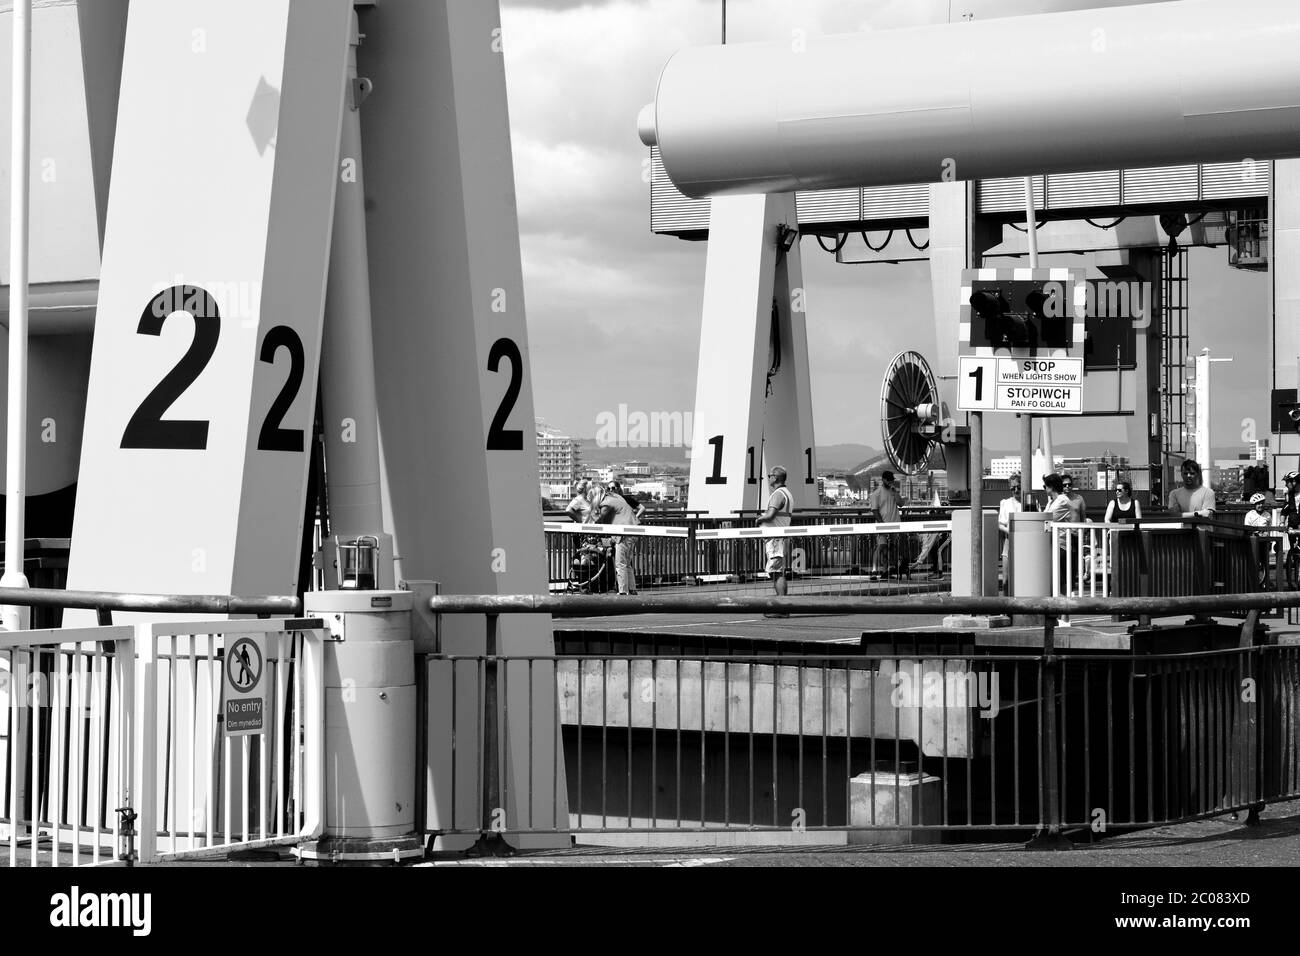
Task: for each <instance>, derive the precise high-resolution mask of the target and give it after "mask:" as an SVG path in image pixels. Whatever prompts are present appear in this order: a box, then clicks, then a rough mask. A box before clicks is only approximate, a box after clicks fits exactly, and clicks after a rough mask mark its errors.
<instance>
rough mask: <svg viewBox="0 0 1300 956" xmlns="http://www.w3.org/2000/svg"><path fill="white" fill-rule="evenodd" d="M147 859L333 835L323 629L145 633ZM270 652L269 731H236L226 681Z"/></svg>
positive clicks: (188, 627) (153, 627)
mask: <svg viewBox="0 0 1300 956" xmlns="http://www.w3.org/2000/svg"><path fill="white" fill-rule="evenodd" d="M138 627H139V628H140V629H141V631H142V632H143V633H142V634H141V636H140V638H138V639H137V648H138V651H139V659H138V667H139V670H140V679H139V683H138V686H139V688H140V693H141V704H140V706H141V714H142V715H146V714H147V715H151V716H152V718H153V719H148V720H147V719H144V717H143V716H141V718H140V720H141V727H142V728H143V733H142V735H141V738H140V741H139V744H138V747H139V750H138V754H137V756H136V761H137V763H138V765H139V767H140V775H141V776H140V779H141V781H142V784H141V787H140V791H139V794H140V795H139V797H138V801H139V804H140V805H139V807H137V812H138V813H139V816H140V825H139V831H140V848H139V855H140V859H141V860H143V861H145V862H152V861H155V860H178V859H186V858H190V857H197V856H208V855H211V854H212V852H213V851H214V850H229V849H233V848H236V847H237V848H240V849H253V848H258V847H265V846H274V845H283V844H292V843H298V842H300V841H302V840H306V839H310V838H312V837H315V836H318V835H319V834H320V832H321V829H322V827H323V824H324V703H323V694H324V687H323V680H324V667H323V661H322V657H321V655H322V642H323V640H324V626H323V624H322V622H320V621H317V620H295V619H279V620H257V621H207V622H186V623H183V624H148V625H138ZM243 639H253V640H255V641H257V642H258V643H259V645H260V647H261V648H263V650H262V652H261V653H262V656H263V660H262V668H261V670H262V674H261V677H260V679H259V681H258V686H259V687H261V688H262V691H261V694H262V707H261V708H260V713H261V729H260V730H257V731H255V732H250V733H241V734H237V735H236V734H235V733H232V732H231V729H230V728H229V727H228V726H226V720H227V718H228V716H229V715H228V714H227V713H226V712H225V710H224V709H223V700H224V696H225V695H224V692H223V679H222V669H223V666H224V665H225V663H226V654H227V651H228V650H229V649H230V646H231V645H232V644H234V643H235V642H236V641H239V640H243Z"/></svg>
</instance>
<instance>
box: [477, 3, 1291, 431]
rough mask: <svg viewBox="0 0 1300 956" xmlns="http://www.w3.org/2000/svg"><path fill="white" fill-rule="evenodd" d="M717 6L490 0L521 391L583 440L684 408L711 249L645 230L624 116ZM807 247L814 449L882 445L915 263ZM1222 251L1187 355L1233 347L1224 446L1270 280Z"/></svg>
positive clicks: (904, 344)
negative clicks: (526, 354)
mask: <svg viewBox="0 0 1300 956" xmlns="http://www.w3.org/2000/svg"><path fill="white" fill-rule="evenodd" d="M922 2H929V0H730V3H729V6H728V24H727V32H728V42H747V41H763V40H775V39H781V38H785V37H789V36H790V35H791V31H792V30H793V29H795V28H799V29H803V30H806V31H807V33H808V34H809V35H815V34H818V33H842V32H849V31H853V30H857V29H860V28H862V27H863V26H864V25H865V24H868V23H874V24H875V25H876V26H877V27H879V26H881V25H886V24H888V25H892V24H896V23H899V22H905V21H906V19H907V18H908V17H909V16H910V15H914V13H915V11H916V10H917V9H918V7H919V6H920V4H921V3H922ZM720 9H721V5H720V2H719V0H608V2H576V0H502V29H503V35H504V48H505V62H506V78H507V84H508V90H509V97H510V117H511V128H512V137H513V148H514V163H515V180H516V185H517V192H518V201H519V216H520V231H521V236H522V250H523V266H524V283H525V294H526V297H527V303H526V305H527V309H528V327H529V344H530V348H531V352H532V371H533V388H534V397H535V402H536V408H537V414H538V415H539V416H540V417H542V418H545V419H547V420H548V421H550V422H551V423H552V424H554V425H555V426H557V427H559V428H561V429H563V430H565V431H567V432H568V433H569V434H572V435H576V436H581V437H592V436H594V435H595V433H596V420H597V415H599V414H600V413H601V412H602V411H606V410H614V409H617V407H618V405H619V404H620V403H626V404H627V405H628V407H629V408H630V409H640V410H644V411H647V412H648V411H656V410H659V411H689V410H691V409H692V407H693V405H694V401H695V376H696V366H697V362H698V351H697V348H698V341H699V330H700V304H701V300H702V292H703V283H704V260H705V251H706V248H705V245H704V244H703V243H688V242H683V241H681V240H677V239H673V238H670V237H665V236H656V235H654V234H652V233H651V232H650V226H649V216H650V186H649V183H648V182H647V181H646V180H645V179H644V178H643V169H644V161H645V160H646V159H647V157H648V155H649V151H648V150H647V149H646V148H645V147H644V146H642V145H641V143H640V141H639V140H638V139H637V135H636V116H637V112H638V110H639V109H640V108H641V106H642V105H644V104H645V103H647V102H649V101H650V100H651V99H652V98H653V95H654V89H655V83H656V80H657V78H658V75H659V72H660V70H661V69H662V67H663V65H664V63H665V62H666V61H667V60H668V58H669V56H670V55H671V54H672V53H673V52H674V51H675V50H678V49H680V48H681V47H683V46H689V45H702V44H714V43H717V42H718V39H719V31H720ZM802 253H803V263H804V279H805V286H806V287H807V290H808V292H807V295H808V336H809V355H810V361H811V365H812V379H813V402H814V407H815V410H816V422H815V427H816V434H817V442H818V444H819V445H828V444H836V443H841V442H862V443H866V444H871V445H875V446H877V447H879V445H880V425H879V415H878V412H877V409H878V405H879V393H880V379H881V376H882V374H883V372H884V369H885V365H886V364H887V363H888V361H889V359H890V358H891V357H892V356H893V355H894V354H895V353H897V352H898V351H900V350H901V349H906V348H915V349H918V350H919V351H921V352H922V353H927V354H928V353H932V351H933V347H934V346H933V338H934V333H933V325H932V319H931V312H930V307H931V305H930V287H929V280H928V268H929V267H928V264H926V263H911V264H903V265H898V266H888V265H878V266H867V267H850V266H840V265H836V264H835V262H834V259H833V257H832V256H830V255H829V254H827V253H824V252H822V251H821V250H820V249H818V247H817V244H816V242H815V240H813V239H810V238H809V239H804V240H803V241H802ZM1079 261H1080V260H1075V263H1076V264H1077V263H1078V262H1079ZM1226 262H1227V251H1226V250H1225V249H1222V248H1220V249H1210V250H1196V251H1194V252H1193V254H1192V260H1191V263H1192V264H1191V275H1192V283H1191V302H1192V315H1193V319H1192V337H1191V346H1192V349H1193V350H1199V349H1200V348H1201V347H1203V346H1209V347H1211V348H1212V349H1213V350H1214V351H1215V353H1216V354H1220V355H1232V356H1233V357H1234V359H1235V361H1234V363H1233V364H1231V365H1219V366H1216V367H1215V395H1216V405H1215V415H1214V428H1215V432H1214V444H1215V446H1216V447H1228V446H1234V445H1236V444H1237V443H1238V439H1239V436H1240V433H1241V422H1242V419H1244V418H1247V417H1253V418H1256V419H1258V420H1259V421H1261V422H1263V425H1262V427H1261V431H1262V432H1266V431H1267V429H1268V424H1267V422H1268V394H1267V388H1268V376H1269V362H1270V357H1269V346H1268V343H1269V341H1270V324H1269V316H1268V313H1267V309H1268V298H1267V277H1266V276H1265V275H1259V274H1248V273H1239V272H1235V271H1233V270H1230V269H1228V268H1227V265H1226ZM918 330H919V331H918ZM1243 333H1244V334H1243ZM1246 342H1251V343H1254V344H1253V345H1251V346H1249V347H1243V343H1246ZM606 362H608V363H610V364H608V365H606V364H605V363H606ZM613 367H616V368H617V372H614V371H611V370H606V369H610V368H613ZM988 418H989V419H992V420H993V421H990V423H989V427H988V442H989V444H990V445H992V446H994V447H998V446H1001V447H1005V448H1011V447H1014V445H1015V443H1016V437H1015V436H1016V432H1015V423H1014V419H1013V418H1011V416H1006V415H992V416H988ZM1056 436H1057V437H1056V441H1057V442H1069V441H1077V440H1091V439H1106V440H1110V439H1111V438H1112V437H1113V438H1114V439H1118V440H1119V441H1120V442H1121V443H1122V436H1123V429H1122V425H1120V424H1119V423H1118V422H1116V423H1114V424H1111V425H1106V424H1104V423H1100V422H1098V421H1096V420H1091V421H1086V420H1079V421H1071V422H1064V423H1061V424H1059V425H1058V426H1057V429H1056Z"/></svg>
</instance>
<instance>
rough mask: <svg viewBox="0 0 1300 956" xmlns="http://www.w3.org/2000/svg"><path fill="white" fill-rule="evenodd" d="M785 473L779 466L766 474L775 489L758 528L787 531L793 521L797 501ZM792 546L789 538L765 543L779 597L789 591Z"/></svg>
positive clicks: (786, 615)
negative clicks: (788, 550) (787, 555)
mask: <svg viewBox="0 0 1300 956" xmlns="http://www.w3.org/2000/svg"><path fill="white" fill-rule="evenodd" d="M785 481H786V470H785V469H784V468H782V467H781V466H780V465H775V466H773V468H772V470H771V471H770V472H768V474H767V483H768V485H769V486H770V487H771V489H772V493H771V494H770V495H769V496H768V499H767V508H766V510H765V511H764V512H763V513H762V514H761V515H759V516H758V522H757V523H758V526H759V527H760V528H788V527H790V522H791V520H793V518H794V497H793V496H792V495H791V494H790V490H789V489H788V488H786V486H785ZM789 543H790V539H789V538H781V537H771V538H768V539H766V540H765V541H764V542H763V547H764V550H765V552H766V554H767V575H768V577H770V578H771V579H772V588H773V590H775V591H776V594H777V597H785V595H786V592H787V591H788V590H789V582H788V581H787V580H786V574H787V573H788V570H789V569H788V568H787V567H786V565H787V562H786V550H787V546H788V545H789ZM763 616H764V617H789V616H790V615H789V614H784V613H772V614H764V615H763Z"/></svg>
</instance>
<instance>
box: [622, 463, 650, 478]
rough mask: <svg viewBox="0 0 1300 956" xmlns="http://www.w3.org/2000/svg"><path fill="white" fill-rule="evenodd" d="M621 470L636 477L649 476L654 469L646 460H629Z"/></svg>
mask: <svg viewBox="0 0 1300 956" xmlns="http://www.w3.org/2000/svg"><path fill="white" fill-rule="evenodd" d="M621 470H622V472H623V473H624V474H626V475H631V476H633V477H637V478H649V477H650V476H651V475H652V474H654V469H653V468H651V467H650V463H649V462H648V461H629V462H626V463H625V464H624V465H623V467H622V469H621Z"/></svg>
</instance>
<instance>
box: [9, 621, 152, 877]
mask: <svg viewBox="0 0 1300 956" xmlns="http://www.w3.org/2000/svg"><path fill="white" fill-rule="evenodd" d="M134 647H135V630H134V628H131V627H111V628H92V629H67V630H56V631H50V630H42V631H15V632H5V633H0V684H2V685H3V686H0V731H2V733H0V845H3V846H4V847H5V852H6V855H7V859H8V865H9V866H11V867H12V866H18V865H21V864H22V860H21V857H22V856H23V855H24V852H25V855H26V858H27V862H28V864H29V865H31V866H38V865H41V864H45V865H51V866H53V865H59V864H60V863H70V864H71V865H73V866H78V865H81V864H82V863H83V862H84V863H87V864H90V865H98V864H101V863H109V862H113V861H115V860H116V859H117V851H118V841H119V839H120V838H121V836H122V832H123V829H124V827H123V826H122V824H123V823H124V821H123V819H122V818H121V817H120V816H119V814H120V811H119V808H121V807H130V806H131V804H132V796H131V795H132V793H133V786H132V781H133V770H134V765H133V764H132V762H131V757H132V755H133V753H134V750H133V748H132V747H131V746H130V744H129V741H130V740H131V738H132V735H133V732H134V723H133V719H134V711H133V710H132V708H131V707H130V702H131V701H132V700H134V667H133V666H132V661H133V659H134ZM124 702H125V704H124ZM129 828H130V827H129V823H128V825H127V826H126V827H125V829H129Z"/></svg>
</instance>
